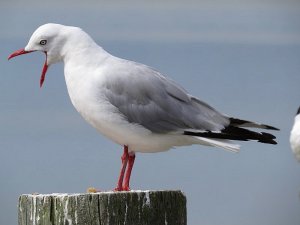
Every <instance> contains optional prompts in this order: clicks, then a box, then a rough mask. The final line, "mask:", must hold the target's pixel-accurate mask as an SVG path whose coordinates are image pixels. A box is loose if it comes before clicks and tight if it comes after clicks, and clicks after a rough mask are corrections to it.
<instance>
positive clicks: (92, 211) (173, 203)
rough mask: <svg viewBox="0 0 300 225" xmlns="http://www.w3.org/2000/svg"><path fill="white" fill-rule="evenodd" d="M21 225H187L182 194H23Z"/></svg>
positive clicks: (171, 192) (21, 197)
mask: <svg viewBox="0 0 300 225" xmlns="http://www.w3.org/2000/svg"><path fill="white" fill-rule="evenodd" d="M18 220H19V225H121V224H122V225H186V224H187V219H186V197H185V195H184V194H183V193H182V192H181V191H129V192H99V193H87V194H46V195H41V194H38V195H32V194H26V195H21V196H20V198H19V216H18Z"/></svg>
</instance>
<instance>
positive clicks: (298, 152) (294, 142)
mask: <svg viewBox="0 0 300 225" xmlns="http://www.w3.org/2000/svg"><path fill="white" fill-rule="evenodd" d="M290 144H291V148H292V151H293V153H294V155H295V157H296V159H297V160H298V161H299V162H300V107H299V108H298V111H297V114H296V116H295V121H294V125H293V128H292V131H291V135H290Z"/></svg>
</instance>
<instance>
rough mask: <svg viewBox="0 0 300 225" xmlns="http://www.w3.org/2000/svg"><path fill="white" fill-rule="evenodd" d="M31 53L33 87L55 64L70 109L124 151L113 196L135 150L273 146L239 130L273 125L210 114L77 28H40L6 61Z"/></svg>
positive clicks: (125, 186)
mask: <svg viewBox="0 0 300 225" xmlns="http://www.w3.org/2000/svg"><path fill="white" fill-rule="evenodd" d="M34 51H42V52H44V53H45V54H46V61H45V64H44V67H43V70H42V75H41V79H40V86H42V85H43V82H44V79H45V74H46V72H47V69H48V66H50V65H51V64H53V63H56V62H61V61H62V62H63V63H64V74H65V80H66V84H67V88H68V93H69V95H70V99H71V101H72V103H73V105H74V107H75V108H76V110H77V111H78V112H79V113H80V114H81V115H82V117H83V118H84V119H85V120H86V121H87V122H88V123H90V124H91V125H92V126H93V127H95V128H96V129H97V130H98V131H99V132H100V133H102V134H103V135H105V136H106V137H108V138H110V139H111V140H113V141H114V142H116V143H118V144H119V145H122V146H124V153H123V156H122V168H121V172H120V176H119V180H118V184H117V187H116V188H115V190H116V191H123V190H129V181H130V175H131V170H132V167H133V164H134V159H135V152H144V153H151V152H161V151H166V150H168V149H170V148H172V147H175V146H184V145H192V144H200V145H207V146H215V147H221V148H224V149H227V150H230V151H233V152H237V151H238V150H239V145H236V144H234V143H232V142H230V140H240V141H248V140H257V141H258V142H262V143H268V144H276V141H275V140H274V139H275V138H276V137H275V136H273V135H272V134H269V133H264V132H261V133H259V132H254V131H250V130H248V129H245V128H243V127H253V128H262V129H270V130H278V129H277V128H275V127H272V126H269V125H265V124H259V123H255V122H251V121H247V120H241V119H236V118H233V117H229V116H227V115H224V114H222V113H220V112H218V111H217V110H215V109H214V108H213V107H211V106H210V105H208V104H207V103H205V102H203V101H201V100H200V99H198V98H196V97H194V96H192V95H190V94H189V93H188V92H187V91H185V90H184V89H183V88H182V87H180V86H179V85H178V84H176V83H175V82H174V81H173V80H171V79H169V78H167V77H165V76H163V75H162V74H161V73H160V72H158V71H156V70H154V69H152V68H150V67H148V66H146V65H143V64H140V63H136V62H132V61H128V60H125V59H121V58H118V57H115V56H113V55H111V54H109V53H108V52H106V51H105V50H104V49H103V48H101V47H100V46H98V45H97V44H96V43H95V42H94V41H93V40H92V38H91V37H90V36H89V35H88V34H87V33H85V32H84V31H83V30H81V29H80V28H78V27H72V26H64V25H60V24H52V23H50V24H45V25H42V26H40V27H39V28H38V29H37V30H36V31H35V32H34V33H33V34H32V36H31V38H30V40H29V42H28V44H27V45H26V47H25V48H24V49H20V50H18V51H15V52H14V53H12V54H11V55H10V56H9V59H11V58H13V57H15V56H18V55H22V54H27V53H30V52H34ZM124 175H125V178H124Z"/></svg>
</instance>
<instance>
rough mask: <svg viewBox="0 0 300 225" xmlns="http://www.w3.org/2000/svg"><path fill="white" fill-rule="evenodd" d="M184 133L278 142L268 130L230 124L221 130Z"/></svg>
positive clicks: (185, 133)
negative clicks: (256, 130) (257, 130)
mask: <svg viewBox="0 0 300 225" xmlns="http://www.w3.org/2000/svg"><path fill="white" fill-rule="evenodd" d="M184 135H191V136H200V137H206V138H216V139H227V140H237V141H250V140H256V141H258V142H260V143H265V144H273V145H276V144H277V142H276V141H275V140H274V139H276V137H275V136H274V135H273V134H270V133H266V132H261V133H259V132H255V131H251V130H248V129H245V128H241V127H234V126H228V127H226V128H224V129H223V130H221V131H219V132H213V131H203V132H193V131H184Z"/></svg>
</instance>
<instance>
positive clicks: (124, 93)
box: [104, 64, 229, 133]
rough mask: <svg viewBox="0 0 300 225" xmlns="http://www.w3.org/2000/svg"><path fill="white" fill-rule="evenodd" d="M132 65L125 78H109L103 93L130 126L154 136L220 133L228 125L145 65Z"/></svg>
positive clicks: (212, 109)
mask: <svg viewBox="0 0 300 225" xmlns="http://www.w3.org/2000/svg"><path fill="white" fill-rule="evenodd" d="M134 66H135V69H134V70H133V71H131V73H130V74H127V76H116V77H114V78H113V77H111V78H110V80H109V82H107V85H106V87H105V91H104V92H105V95H106V98H107V99H108V101H109V102H110V103H111V104H112V105H114V106H115V107H116V108H117V109H118V110H119V112H120V113H121V114H122V115H123V116H124V118H125V119H126V120H128V121H129V122H130V123H136V124H140V125H142V126H144V127H146V128H147V129H149V130H151V131H152V132H154V133H168V132H177V131H184V130H198V131H219V130H221V129H223V128H224V127H225V126H227V125H228V124H229V119H228V117H226V116H224V115H222V114H221V113H219V112H217V111H216V110H215V109H214V108H212V107H211V106H209V105H208V104H206V103H204V102H202V101H200V100H199V99H197V98H195V97H193V96H191V95H189V94H188V93H187V92H186V91H185V90H184V89H183V88H181V87H180V86H179V85H177V84H176V83H175V82H174V81H172V80H170V79H168V78H166V77H164V76H162V75H161V74H160V73H159V72H157V71H155V70H153V69H151V68H149V67H147V66H144V65H141V64H134Z"/></svg>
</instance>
